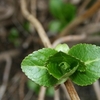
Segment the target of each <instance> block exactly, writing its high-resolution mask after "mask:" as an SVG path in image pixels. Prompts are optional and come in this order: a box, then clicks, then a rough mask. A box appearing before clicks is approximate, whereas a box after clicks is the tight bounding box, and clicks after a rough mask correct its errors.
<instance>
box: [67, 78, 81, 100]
mask: <svg viewBox="0 0 100 100" xmlns="http://www.w3.org/2000/svg"><path fill="white" fill-rule="evenodd" d="M65 86H66V89H67V90H68V93H69V95H70V98H71V100H80V98H79V97H78V94H77V92H76V90H75V88H74V86H73V84H72V82H71V81H70V80H68V81H66V82H65Z"/></svg>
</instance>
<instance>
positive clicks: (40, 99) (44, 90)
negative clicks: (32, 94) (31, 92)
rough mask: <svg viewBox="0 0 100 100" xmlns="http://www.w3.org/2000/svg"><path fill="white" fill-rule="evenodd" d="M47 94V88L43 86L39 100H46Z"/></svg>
mask: <svg viewBox="0 0 100 100" xmlns="http://www.w3.org/2000/svg"><path fill="white" fill-rule="evenodd" d="M45 92H46V88H45V87H43V86H42V87H41V89H40V94H39V97H38V100H44V94H45Z"/></svg>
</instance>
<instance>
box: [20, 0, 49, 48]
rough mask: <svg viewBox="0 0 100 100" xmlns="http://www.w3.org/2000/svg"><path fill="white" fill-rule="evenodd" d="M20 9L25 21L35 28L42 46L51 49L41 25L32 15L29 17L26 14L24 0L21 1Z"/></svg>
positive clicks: (27, 13) (28, 14)
mask: <svg viewBox="0 0 100 100" xmlns="http://www.w3.org/2000/svg"><path fill="white" fill-rule="evenodd" d="M21 9H22V13H23V15H24V17H25V18H26V19H27V20H29V21H30V22H31V23H32V24H33V26H34V27H35V28H36V30H37V32H38V34H39V36H40V38H41V40H42V42H43V44H44V46H45V47H51V43H50V41H49V39H48V38H47V36H46V32H45V31H44V29H43V27H42V25H41V23H40V22H39V21H38V20H37V19H36V18H35V17H34V16H33V15H31V14H30V13H29V12H28V10H27V6H26V2H25V0H21Z"/></svg>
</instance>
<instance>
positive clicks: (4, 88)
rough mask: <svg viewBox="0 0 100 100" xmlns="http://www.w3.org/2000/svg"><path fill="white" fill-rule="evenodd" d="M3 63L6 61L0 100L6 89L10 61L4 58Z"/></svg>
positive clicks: (7, 57)
mask: <svg viewBox="0 0 100 100" xmlns="http://www.w3.org/2000/svg"><path fill="white" fill-rule="evenodd" d="M5 61H6V66H5V71H4V75H3V83H2V85H1V87H0V100H1V99H2V98H3V95H4V93H5V91H6V88H7V82H8V78H9V73H10V68H11V63H12V60H11V58H10V57H9V56H6V57H5Z"/></svg>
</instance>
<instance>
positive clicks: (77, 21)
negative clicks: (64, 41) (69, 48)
mask: <svg viewBox="0 0 100 100" xmlns="http://www.w3.org/2000/svg"><path fill="white" fill-rule="evenodd" d="M99 8H100V1H97V2H96V3H95V4H94V5H93V6H92V7H91V8H90V9H88V10H87V11H86V12H85V13H83V14H82V15H80V16H79V17H77V18H75V19H74V20H73V21H72V22H71V23H70V24H69V25H68V26H66V27H65V28H64V29H63V30H62V32H61V33H60V35H59V37H61V36H64V35H65V34H69V33H70V32H71V30H72V29H73V28H75V27H76V26H78V25H79V24H80V23H82V22H83V21H85V20H86V19H88V18H89V17H91V16H92V15H93V14H94V13H96V11H97V10H98V9H99Z"/></svg>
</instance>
